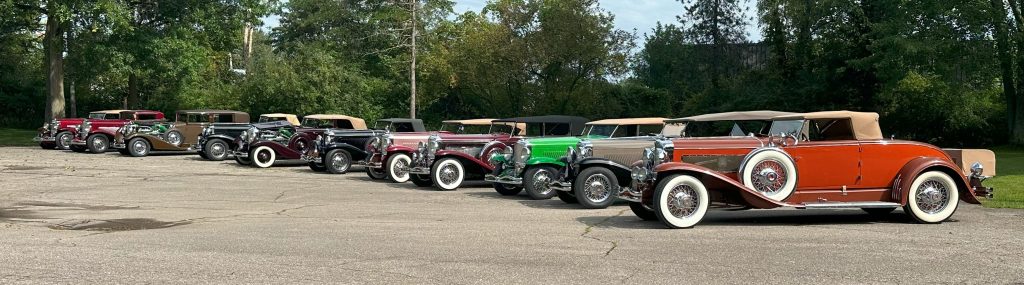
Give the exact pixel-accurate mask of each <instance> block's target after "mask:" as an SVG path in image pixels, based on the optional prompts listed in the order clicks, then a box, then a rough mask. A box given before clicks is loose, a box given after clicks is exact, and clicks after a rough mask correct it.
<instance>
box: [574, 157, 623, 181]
mask: <svg viewBox="0 0 1024 285" xmlns="http://www.w3.org/2000/svg"><path fill="white" fill-rule="evenodd" d="M577 165H578V166H577V167H576V169H573V170H572V171H573V172H574V173H573V176H576V175H579V173H580V172H581V171H583V170H584V169H587V168H590V167H602V168H606V169H608V170H611V171H612V173H615V176H616V178H618V180H619V184H620V185H619V186H629V184H630V181H632V177H631V176H630V173H631V172H632V170H631V169H630V167H629V166H628V165H622V164H619V163H617V162H614V161H611V160H609V159H607V158H600V157H591V158H584V159H583V160H580V162H579V163H577Z"/></svg>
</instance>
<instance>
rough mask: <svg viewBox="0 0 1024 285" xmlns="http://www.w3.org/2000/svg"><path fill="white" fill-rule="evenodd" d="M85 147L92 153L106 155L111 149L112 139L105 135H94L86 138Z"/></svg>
mask: <svg viewBox="0 0 1024 285" xmlns="http://www.w3.org/2000/svg"><path fill="white" fill-rule="evenodd" d="M85 145H86V147H87V148H89V152H91V153H104V152H107V149H108V148H110V138H107V136H106V135H103V134H92V135H89V137H87V138H85Z"/></svg>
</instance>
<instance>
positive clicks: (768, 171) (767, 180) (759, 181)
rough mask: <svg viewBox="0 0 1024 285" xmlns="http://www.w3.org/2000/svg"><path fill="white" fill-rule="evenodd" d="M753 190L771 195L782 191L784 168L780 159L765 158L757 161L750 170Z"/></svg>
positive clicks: (784, 180) (784, 179)
mask: <svg viewBox="0 0 1024 285" xmlns="http://www.w3.org/2000/svg"><path fill="white" fill-rule="evenodd" d="M751 174H752V176H753V177H751V178H752V179H751V180H752V182H753V184H754V190H757V191H758V192H761V193H763V194H765V195H773V194H776V193H779V191H782V187H785V186H786V182H788V181H787V179H788V178H787V176H786V174H787V173H786V168H785V166H783V165H782V162H781V161H778V160H774V159H766V160H763V161H761V162H758V163H757V164H756V165H754V168H753V169H752V170H751Z"/></svg>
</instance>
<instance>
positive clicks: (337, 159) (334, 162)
mask: <svg viewBox="0 0 1024 285" xmlns="http://www.w3.org/2000/svg"><path fill="white" fill-rule="evenodd" d="M331 167H332V168H334V170H338V171H341V170H345V168H348V161H347V160H346V159H345V156H344V155H341V154H335V155H334V156H333V157H331Z"/></svg>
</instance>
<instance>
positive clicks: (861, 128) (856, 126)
mask: <svg viewBox="0 0 1024 285" xmlns="http://www.w3.org/2000/svg"><path fill="white" fill-rule="evenodd" d="M803 119H806V120H828V119H833V120H836V119H848V120H850V125H849V126H840V127H849V128H852V130H837V131H836V132H839V131H852V133H853V135H854V138H855V139H857V140H880V139H882V127H880V126H879V125H878V113H874V112H853V111H823V112H811V113H802V114H792V115H784V116H779V117H775V118H774V119H773V120H777V121H781V120H803Z"/></svg>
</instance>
